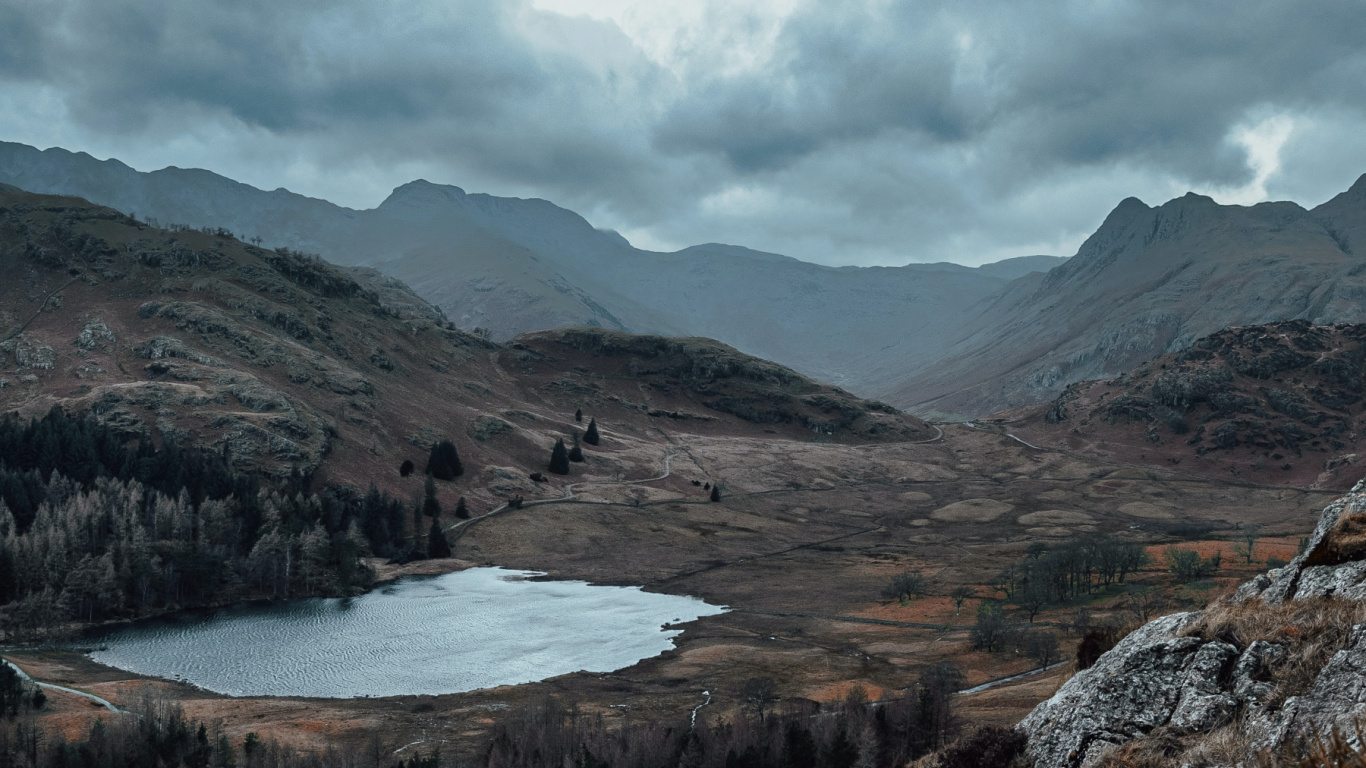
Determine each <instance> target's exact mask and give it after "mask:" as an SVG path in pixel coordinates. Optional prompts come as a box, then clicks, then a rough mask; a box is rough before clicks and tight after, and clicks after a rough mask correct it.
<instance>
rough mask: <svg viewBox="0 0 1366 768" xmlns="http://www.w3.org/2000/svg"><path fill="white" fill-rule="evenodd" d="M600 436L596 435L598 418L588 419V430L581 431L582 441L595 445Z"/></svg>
mask: <svg viewBox="0 0 1366 768" xmlns="http://www.w3.org/2000/svg"><path fill="white" fill-rule="evenodd" d="M600 440H602V438H600V437H598V420H597V419H589V420H588V431H587V432H584V433H583V441H584V442H585V443H588V444H589V445H597V444H598V442H599V441H600Z"/></svg>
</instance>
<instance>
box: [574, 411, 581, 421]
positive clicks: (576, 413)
mask: <svg viewBox="0 0 1366 768" xmlns="http://www.w3.org/2000/svg"><path fill="white" fill-rule="evenodd" d="M574 421H577V422H580V423H582V422H583V409H582V408H580V409H578V410H577V411H574Z"/></svg>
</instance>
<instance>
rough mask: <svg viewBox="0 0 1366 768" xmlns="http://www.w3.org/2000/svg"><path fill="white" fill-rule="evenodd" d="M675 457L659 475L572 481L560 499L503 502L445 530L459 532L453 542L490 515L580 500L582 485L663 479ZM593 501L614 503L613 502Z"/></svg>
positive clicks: (666, 461)
mask: <svg viewBox="0 0 1366 768" xmlns="http://www.w3.org/2000/svg"><path fill="white" fill-rule="evenodd" d="M673 457H674V454H672V453H670V454H666V455H665V456H664V473H663V474H661V475H659V476H657V477H646V478H643V479H640V480H581V481H579V482H577V483H570V484H569V485H566V486H565V487H564V496H562V497H560V498H558V499H535V500H533V501H523V502H522V505H521V506H520V507H513V506H511V505H510V504H503V505H502V506H500V507H495V508H493V509H491V510H489V511H488V512H486V513H485V514H482V515H480V516H479V517H472V518H470V519H469V520H461V521H460V522H458V523H455V524H453V525H450V526H448V527H446V528H445V529H443V530H444V532H446V533H450V532H451V531H457V533H456V534H455V538H454V539H452V540H451V542H452V543H454V542H456V541H459V540H460V537H461V536H464V535H465V531H468V530H469V529H470V528H473V527H474V526H475V524H477V523H479V522H480V521H481V520H487V519H489V518H490V517H493V516H494V515H501V514H503V513H504V512H507V511H508V510H510V509H526V508H527V507H535V506H539V505H542V504H563V503H565V502H566V501H579V499H576V498H575V497H574V489H575V488H577V487H579V486H581V485H610V486H621V485H639V484H641V483H653V482H654V481H656V480H663V479H665V478H667V477H668V476H669V473H670V472H672V469H671V468H670V463H671V462H672V460H673ZM593 503H605V504H613V502H593ZM622 506H624V505H622Z"/></svg>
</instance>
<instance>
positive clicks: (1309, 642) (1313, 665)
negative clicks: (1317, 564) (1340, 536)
mask: <svg viewBox="0 0 1366 768" xmlns="http://www.w3.org/2000/svg"><path fill="white" fill-rule="evenodd" d="M1362 623H1366V604H1363V603H1360V602H1357V601H1354V600H1335V599H1333V598H1316V599H1313V600H1296V601H1291V602H1287V603H1283V604H1281V605H1268V604H1266V603H1263V602H1261V601H1260V600H1251V601H1248V602H1245V603H1233V602H1230V601H1221V602H1218V603H1215V604H1214V605H1211V606H1210V607H1209V608H1207V609H1205V611H1204V612H1203V613H1202V614H1201V615H1200V617H1199V618H1198V619H1196V620H1195V621H1193V622H1191V623H1190V624H1189V625H1187V626H1186V628H1185V629H1183V630H1182V631H1181V634H1183V635H1186V636H1188V637H1202V638H1205V639H1207V640H1222V641H1224V642H1226V643H1231V644H1233V645H1235V646H1237V647H1238V648H1246V647H1247V646H1248V645H1250V644H1252V643H1253V642H1255V641H1257V640H1266V641H1269V642H1273V643H1278V644H1280V645H1281V646H1283V647H1284V648H1285V649H1286V651H1287V652H1286V654H1285V656H1284V657H1283V658H1282V659H1281V660H1280V661H1278V662H1276V663H1275V664H1274V665H1273V667H1272V669H1271V682H1272V683H1273V684H1274V685H1275V691H1274V692H1273V693H1272V695H1271V698H1270V699H1269V701H1268V702H1267V703H1269V704H1273V705H1275V704H1279V703H1281V702H1283V701H1285V699H1286V698H1288V697H1290V696H1297V695H1300V694H1303V693H1306V692H1308V690H1309V688H1310V687H1311V686H1312V685H1313V684H1314V680H1315V679H1317V678H1318V675H1319V671H1320V670H1322V669H1323V666H1324V664H1327V663H1328V659H1329V658H1330V657H1332V655H1333V654H1334V653H1336V652H1338V651H1340V650H1342V649H1343V648H1344V647H1346V644H1347V640H1348V638H1349V637H1350V636H1351V632H1352V627H1353V626H1355V625H1357V624H1362Z"/></svg>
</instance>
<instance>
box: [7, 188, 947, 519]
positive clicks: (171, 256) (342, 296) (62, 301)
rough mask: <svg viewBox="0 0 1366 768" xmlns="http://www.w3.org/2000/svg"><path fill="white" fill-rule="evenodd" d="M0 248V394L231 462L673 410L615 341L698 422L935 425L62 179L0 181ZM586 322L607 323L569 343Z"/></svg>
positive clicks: (536, 455) (466, 449) (745, 429)
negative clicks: (446, 305)
mask: <svg viewBox="0 0 1366 768" xmlns="http://www.w3.org/2000/svg"><path fill="white" fill-rule="evenodd" d="M0 263H2V264H3V268H4V271H5V273H6V274H9V275H12V276H14V279H11V280H6V281H4V283H3V284H0V328H4V329H5V330H4V331H0V333H3V334H4V335H3V336H0V365H3V366H4V370H5V371H6V372H5V373H4V374H3V375H0V412H3V411H18V412H21V413H23V414H25V415H33V416H38V415H42V414H44V413H46V412H47V411H48V410H50V409H51V408H52V407H54V406H61V407H62V408H64V409H66V410H68V411H70V412H73V413H81V412H91V413H94V414H97V415H98V416H99V418H100V419H101V420H102V421H103V422H105V423H107V424H111V425H114V426H116V427H117V428H118V429H119V430H121V433H122V434H124V435H127V436H130V437H131V436H134V435H138V434H142V433H151V434H156V435H159V436H160V437H161V438H162V439H171V440H177V441H187V442H193V443H196V444H202V445H206V446H211V447H213V448H214V449H215V450H219V451H223V452H226V453H227V454H229V455H230V457H231V461H232V463H233V464H234V465H235V466H236V467H237V468H238V469H242V470H247V471H259V472H264V473H266V474H271V475H275V476H287V475H289V474H291V473H294V472H299V473H302V474H303V475H305V476H310V477H316V478H317V479H318V481H320V482H322V483H328V482H334V481H345V482H348V483H351V484H353V485H355V486H358V487H360V488H364V487H365V486H366V485H367V484H368V483H369V482H371V481H374V482H376V483H378V484H379V486H380V487H381V488H392V489H397V488H398V487H399V485H398V477H397V473H396V472H395V471H394V470H395V469H396V468H397V467H398V465H399V463H400V462H401V461H403V460H404V459H405V458H408V459H413V460H419V459H421V458H423V456H424V454H425V451H426V449H427V447H428V446H429V445H430V444H431V443H432V442H434V441H436V440H438V439H441V438H445V437H449V438H451V439H452V440H454V441H455V443H456V444H457V446H458V447H459V450H460V452H461V455H462V456H467V457H468V458H467V463H470V464H471V465H473V466H474V467H481V468H484V470H483V471H491V470H488V469H487V468H489V467H501V466H508V465H511V466H514V467H516V466H527V467H534V468H539V465H540V464H542V463H543V462H544V460H545V459H544V458H543V456H542V453H544V455H545V456H548V455H549V449H550V446H551V444H552V443H553V442H554V439H555V436H556V435H564V436H566V437H567V436H568V433H569V431H570V429H571V426H570V423H572V421H571V422H570V423H566V422H565V419H567V418H568V417H569V416H570V415H572V414H573V413H574V412H575V410H576V409H578V408H584V409H586V410H587V411H588V413H589V414H590V415H596V416H598V418H599V419H600V420H602V419H604V417H606V420H605V423H604V427H606V428H609V429H613V430H616V429H625V428H632V429H634V428H645V426H646V425H650V424H654V423H656V422H658V421H660V420H661V419H663V420H666V421H667V420H669V417H668V416H667V415H651V413H652V412H656V411H658V412H659V413H661V414H662V413H664V411H661V410H660V408H656V407H651V406H650V405H649V404H648V403H647V402H646V401H645V400H644V399H643V395H642V394H641V392H642V390H641V389H640V386H639V385H640V380H639V379H638V378H631V377H630V376H629V375H626V374H623V373H621V372H620V371H618V368H619V367H620V364H621V363H622V362H624V361H626V360H628V359H629V360H651V359H654V358H658V359H660V360H664V359H667V361H668V363H669V364H668V365H667V366H656V367H649V366H648V365H647V368H648V369H649V370H648V378H649V382H650V384H651V386H652V387H653V389H652V391H653V392H655V393H657V394H656V395H655V397H656V398H657V400H658V402H659V403H662V404H667V405H668V407H667V409H665V410H667V411H669V412H672V411H674V410H677V407H679V406H678V404H677V403H676V402H675V401H676V400H677V398H673V397H671V396H670V395H669V394H668V393H670V392H673V391H674V390H675V389H676V390H677V391H678V393H680V395H681V394H682V393H684V392H687V393H690V394H688V395H687V398H688V408H689V409H690V411H689V412H690V413H692V414H694V415H695V416H696V424H697V428H699V429H702V430H704V431H708V432H711V433H715V434H764V433H765V431H766V430H767V431H771V432H773V433H774V434H780V435H785V436H789V437H805V438H807V439H809V438H811V437H813V436H815V435H816V434H820V435H821V436H822V438H823V439H833V440H836V441H842V440H855V441H866V440H881V439H893V438H895V439H906V438H907V437H908V436H909V437H911V438H915V437H930V436H932V435H933V432H932V430H930V429H929V428H927V427H926V426H925V425H923V424H922V423H921V422H919V421H918V420H916V419H914V418H912V417H909V416H905V415H903V414H900V413H898V412H896V411H895V410H894V409H891V408H888V407H886V406H881V405H878V404H875V403H865V402H864V401H862V400H860V399H858V398H855V397H853V396H851V395H849V394H847V393H845V392H843V391H841V390H838V389H836V388H834V387H829V386H826V385H821V384H817V383H815V382H813V381H811V380H809V379H806V378H805V377H803V376H801V375H800V374H797V373H795V372H793V371H791V370H789V369H786V368H783V367H782V366H778V365H775V364H771V363H767V362H765V361H760V360H756V359H753V358H750V357H748V356H745V355H743V354H741V353H739V352H737V351H735V350H734V349H731V348H729V347H725V346H724V345H721V344H718V343H716V342H711V341H708V340H701V339H694V340H687V341H682V342H671V341H666V340H664V339H660V338H657V337H651V338H645V339H634V338H632V337H630V336H628V335H625V334H605V333H602V332H590V331H579V332H559V333H550V334H539V335H535V336H532V337H527V338H524V339H519V340H516V341H514V342H513V343H511V344H510V345H507V346H503V345H498V344H495V343H493V342H489V341H486V340H485V339H483V338H480V337H478V336H475V335H471V334H468V333H465V332H463V331H460V330H457V329H455V328H454V327H452V326H451V325H450V324H449V323H447V322H445V321H444V320H441V319H439V317H440V316H439V313H437V312H435V311H433V310H432V309H431V308H430V307H427V306H426V305H425V304H424V303H423V302H421V300H419V299H417V298H416V297H415V296H413V295H412V294H410V293H408V292H407V291H406V290H405V289H404V288H403V286H402V285H401V284H397V283H394V282H392V281H387V280H385V279H381V278H379V277H377V276H376V275H373V274H366V273H357V274H358V276H359V277H360V278H361V279H362V280H364V281H365V282H364V284H363V283H362V282H359V281H358V280H357V279H356V277H355V276H353V274H352V273H348V272H346V271H343V270H341V269H339V268H336V267H333V266H331V265H329V264H327V263H326V262H323V261H321V260H319V259H316V258H312V257H308V256H305V255H301V254H299V253H297V252H294V251H289V250H279V251H272V250H266V249H262V248H259V247H256V246H253V245H250V244H247V243H243V242H240V241H238V240H237V239H236V238H234V237H233V236H231V235H230V234H228V233H227V232H225V231H209V232H203V231H198V230H191V229H185V228H180V229H177V230H176V231H169V230H161V229H157V228H154V227H150V226H147V225H145V224H143V223H140V222H137V221H135V220H133V219H131V218H129V217H127V216H124V215H123V214H120V213H118V212H116V211H114V210H111V209H108V208H102V207H99V206H95V205H92V204H89V203H86V202H84V201H81V200H78V199H74V198H60V197H51V196H41V195H33V194H29V193H25V192H22V191H20V190H17V189H14V188H12V187H10V188H3V189H0ZM593 333H597V334H598V335H597V336H593V335H592V334H593ZM590 337H591V338H598V339H602V340H608V339H610V340H611V341H612V344H611V345H604V344H602V343H599V344H598V345H597V346H596V347H594V348H593V349H594V350H596V352H598V353H602V354H595V353H594V352H593V350H590V349H588V348H587V347H583V345H582V344H581V345H580V346H581V347H583V348H582V349H569V348H567V347H566V346H565V343H566V339H570V338H573V339H579V340H582V339H585V338H590ZM654 350H661V351H660V352H656V351H654ZM663 350H667V354H665V353H664V352H663ZM660 355H664V357H660ZM569 359H572V361H573V362H572V363H569V362H567V361H568V360H569ZM651 365H653V363H651ZM524 366H525V372H524V370H523V367H524ZM604 366H605V368H604ZM531 374H534V375H531ZM704 390H705V396H703V392H704ZM594 406H598V407H600V410H596V411H595V410H594ZM661 407H663V406H661ZM508 414H512V415H508ZM480 425H482V426H480ZM874 425H878V426H874ZM490 430H491V431H492V432H493V433H496V434H498V435H500V436H499V437H498V438H497V439H493V438H492V437H490V436H489V434H488V433H489V432H490ZM526 485H527V488H526V491H527V492H534V490H535V489H534V488H533V486H532V484H531V483H530V482H529V481H528V482H527V483H526ZM547 492H549V491H547ZM474 493H476V494H478V493H488V491H474ZM487 503H489V504H492V503H494V498H493V497H490V498H489V499H487Z"/></svg>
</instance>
